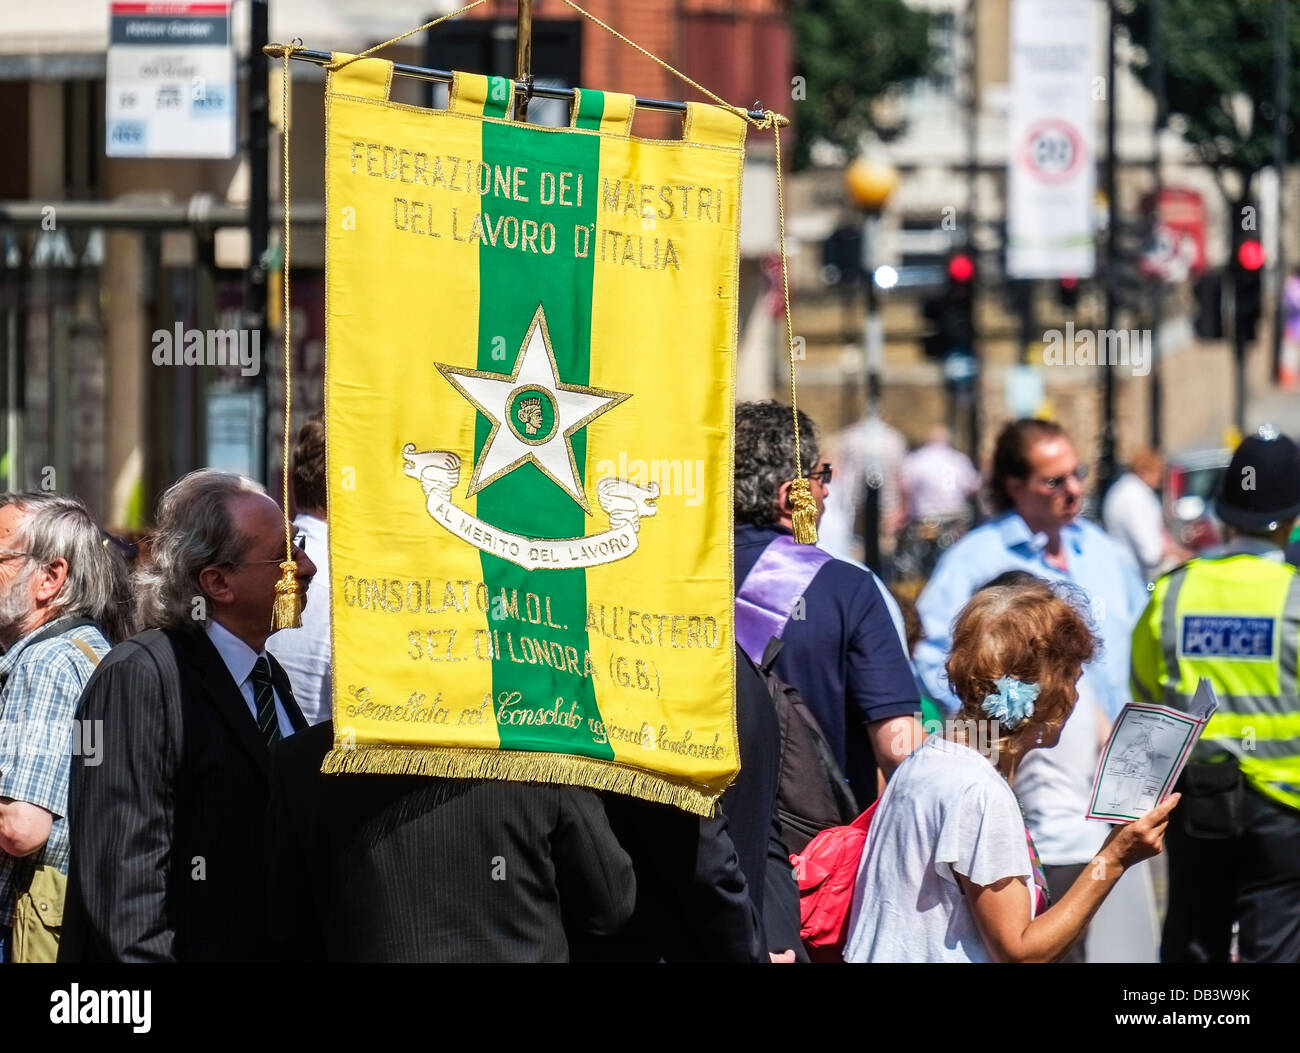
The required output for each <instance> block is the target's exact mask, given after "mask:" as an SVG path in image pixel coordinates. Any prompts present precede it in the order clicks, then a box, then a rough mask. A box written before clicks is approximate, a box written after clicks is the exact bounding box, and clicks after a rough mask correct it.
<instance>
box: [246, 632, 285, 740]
mask: <svg viewBox="0 0 1300 1053" xmlns="http://www.w3.org/2000/svg"><path fill="white" fill-rule="evenodd" d="M250 675H251V679H252V681H253V709H254V710H255V711H256V713H257V727H258V729H259V730H260V731H261V732H262V738H264V739H265V740H266V744H267V746H274V745H275V744H276V743H277V742H279V741H280V718H279V717H278V716H277V715H276V712H275V691H274V690H273V689H272V687H271V663H270V662H269V661H267V658H266V655H261V656H260V657H259V658H258V659H257V661H256V662H254V663H253V672H252V673H251V674H250Z"/></svg>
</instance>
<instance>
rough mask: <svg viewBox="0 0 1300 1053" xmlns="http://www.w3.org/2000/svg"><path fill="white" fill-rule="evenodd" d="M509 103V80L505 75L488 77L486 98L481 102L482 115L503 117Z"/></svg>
mask: <svg viewBox="0 0 1300 1053" xmlns="http://www.w3.org/2000/svg"><path fill="white" fill-rule="evenodd" d="M509 105H510V81H509V80H507V79H506V78H505V77H488V91H487V98H486V99H485V100H484V102H483V116H484V117H504V116H505V115H506V107H507V106H509Z"/></svg>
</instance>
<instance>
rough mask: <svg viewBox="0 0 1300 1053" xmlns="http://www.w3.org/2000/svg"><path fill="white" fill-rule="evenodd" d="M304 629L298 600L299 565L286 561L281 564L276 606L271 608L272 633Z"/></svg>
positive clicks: (276, 589)
mask: <svg viewBox="0 0 1300 1053" xmlns="http://www.w3.org/2000/svg"><path fill="white" fill-rule="evenodd" d="M301 627H302V603H301V601H300V600H299V598H298V564H297V563H295V562H294V561H293V560H285V561H284V562H283V563H281V564H280V580H279V581H277V582H276V583H275V606H274V607H272V608H271V632H277V631H278V630H280V629H298V628H301Z"/></svg>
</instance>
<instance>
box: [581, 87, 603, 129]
mask: <svg viewBox="0 0 1300 1053" xmlns="http://www.w3.org/2000/svg"><path fill="white" fill-rule="evenodd" d="M604 116H605V93H604V92H603V91H595V90H592V89H589V88H583V89H582V94H581V95H580V96H579V97H578V119H577V121H576V122H574V124H575V127H578V128H587V129H589V130H591V131H593V132H598V131H600V121H601V118H602V117H604Z"/></svg>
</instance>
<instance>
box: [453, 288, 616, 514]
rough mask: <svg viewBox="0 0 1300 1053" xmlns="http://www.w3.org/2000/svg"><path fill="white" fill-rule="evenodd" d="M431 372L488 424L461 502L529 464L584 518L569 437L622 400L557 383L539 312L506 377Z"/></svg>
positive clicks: (612, 394) (540, 310)
mask: <svg viewBox="0 0 1300 1053" xmlns="http://www.w3.org/2000/svg"><path fill="white" fill-rule="evenodd" d="M438 371H439V372H440V373H442V375H443V376H444V377H446V378H447V380H448V381H449V382H450V383H451V384H452V386H453V387H455V389H456V390H457V391H459V392H460V393H461V394H462V395H464V396H465V398H467V399H468V400H469V401H470V402H471V403H472V404H473V406H474V408H475V409H476V410H478V411H479V412H480V413H481V414H483V416H484V417H486V418H487V419H488V420H489V421H491V422H492V432H491V434H490V435H489V436H488V440H487V443H486V445H485V446H484V447H483V455H482V456H481V457H480V458H479V461H478V463H477V464H476V465H475V466H474V474H473V475H472V476H470V480H469V490H468V491H467V493H466V495H465V496H466V497H469V496H472V495H474V494H476V493H478V491H480V490H482V489H483V488H484V487H485V486H487V485H488V484H490V483H492V482H495V481H496V480H497V479H500V478H501V477H502V476H504V475H506V474H507V473H509V472H512V471H514V470H515V469H516V468H518V467H520V466H521V465H523V464H526V463H528V462H529V461H531V462H532V463H533V464H535V465H537V467H538V468H539V469H541V472H542V474H543V475H545V476H546V477H547V478H548V479H550V480H551V481H552V482H553V483H555V485H556V486H558V487H560V488H561V489H562V490H564V492H565V493H567V494H568V495H569V496H570V497H572V498H573V499H574V500H575V501H577V502H578V504H580V505H581V506H582V510H583V511H584V512H586V513H587V514H588V515H591V508H590V506H589V505H588V503H587V498H586V495H585V494H584V493H583V490H582V483H581V482H580V481H579V479H578V465H577V462H576V461H575V460H574V456H573V441H572V440H573V435H574V433H575V432H577V431H578V430H579V429H581V428H585V427H586V426H587V425H588V424H590V423H591V422H592V421H593V420H595V419H596V418H597V417H599V416H600V415H601V414H602V413H605V412H607V411H609V410H611V409H613V408H614V407H615V406H617V405H618V404H619V403H620V402H622V401H623V400H624V399H627V398H629V397H630V396H628V395H626V394H623V393H621V392H615V391H601V390H600V389H599V388H592V387H585V386H583V385H580V384H565V383H562V382H561V380H560V371H559V368H558V367H557V366H556V364H555V352H554V351H553V350H552V349H551V337H550V333H549V332H548V331H547V329H546V312H545V310H544V308H543V307H541V306H538V308H537V313H536V314H535V315H533V321H532V325H530V326H529V328H528V334H527V335H526V336H525V337H524V343H523V346H522V347H521V348H520V349H519V356H518V357H517V358H516V359H515V368H514V372H513V373H511V374H510V375H509V376H503V375H502V374H500V373H485V372H482V371H481V370H476V369H460V368H456V367H453V366H448V365H443V364H442V363H439V364H438Z"/></svg>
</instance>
